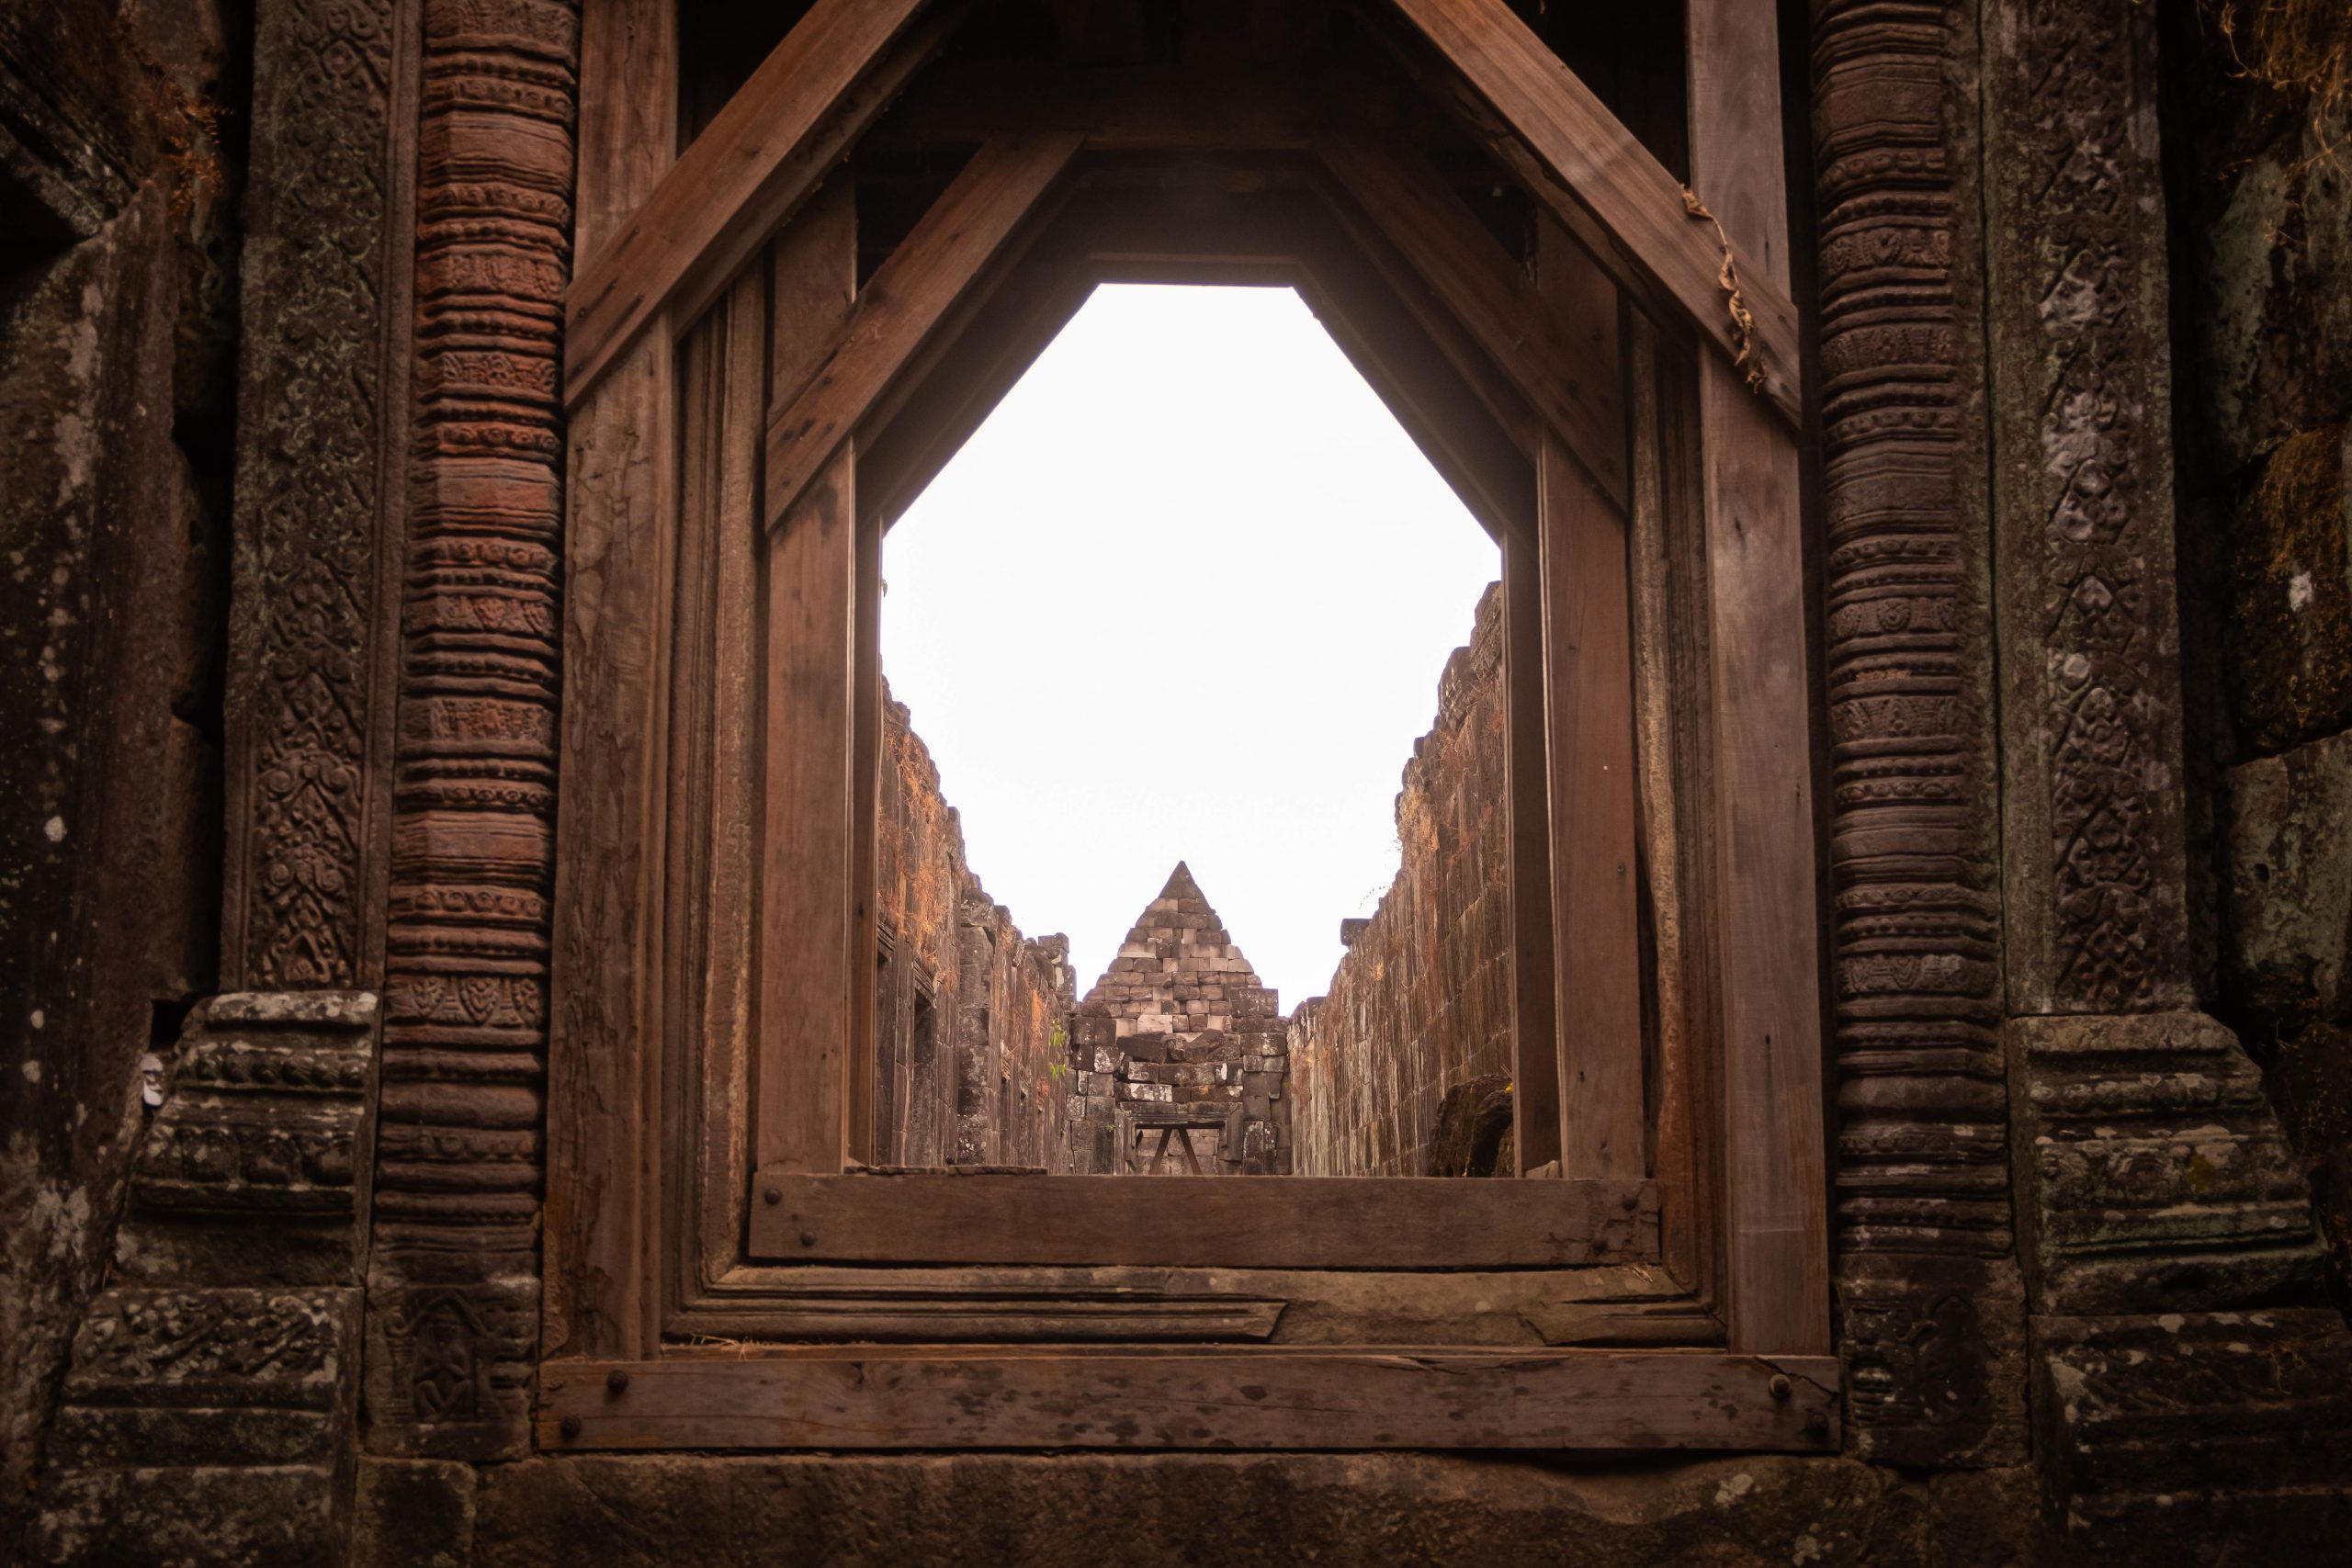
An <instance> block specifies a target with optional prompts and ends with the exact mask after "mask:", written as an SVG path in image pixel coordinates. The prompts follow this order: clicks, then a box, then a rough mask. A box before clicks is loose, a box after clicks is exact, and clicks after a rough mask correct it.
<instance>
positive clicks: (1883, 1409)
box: [1838, 1252, 2026, 1465]
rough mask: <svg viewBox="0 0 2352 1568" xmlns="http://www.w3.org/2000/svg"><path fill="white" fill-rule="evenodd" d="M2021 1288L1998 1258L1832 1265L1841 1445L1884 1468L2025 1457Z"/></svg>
mask: <svg viewBox="0 0 2352 1568" xmlns="http://www.w3.org/2000/svg"><path fill="white" fill-rule="evenodd" d="M2024 1297H2025V1292H2024V1286H2023V1284H2022V1283H2021V1282H2020V1280H2018V1267H2017V1264H2016V1263H2015V1262H2014V1261H2012V1260H2011V1259H2010V1258H2007V1257H2005V1256H1995V1257H1966V1256H1958V1257H1955V1256H1953V1255H1951V1254H1950V1253H1944V1254H1937V1253H1927V1252H1920V1253H1894V1252H1873V1253H1864V1254H1860V1255H1858V1256H1850V1257H1848V1258H1844V1259H1843V1260H1841V1263H1840V1266H1839V1269H1838V1308H1839V1314H1840V1321H1839V1333H1838V1357H1839V1359H1840V1362H1841V1363H1842V1365H1843V1367H1844V1370H1845V1384H1846V1400H1847V1413H1848V1420H1847V1426H1846V1431H1847V1438H1848V1443H1849V1447H1850V1449H1851V1450H1852V1452H1853V1454H1854V1456H1855V1457H1856V1458H1858V1459H1868V1460H1873V1461H1878V1462H1880V1463H1883V1464H1904V1465H1947V1464H1978V1465H1991V1464H2016V1463H2019V1462H2021V1461H2023V1460H2024V1459H2025V1457H2026V1409H2025V1381H2026V1380H2025V1348H2026V1345H2025V1342H2026V1323H2025V1300H2024Z"/></svg>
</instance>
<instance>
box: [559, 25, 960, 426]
mask: <svg viewBox="0 0 2352 1568" xmlns="http://www.w3.org/2000/svg"><path fill="white" fill-rule="evenodd" d="M925 3H926V0H816V4H814V5H813V6H810V7H809V11H808V13H807V14H806V15H805V16H803V17H801V19H800V20H799V21H798V22H797V23H796V24H794V26H793V28H792V30H791V31H790V32H789V33H787V34H786V35H785V38H784V41H783V42H781V43H779V44H777V45H776V47H775V51H773V52H772V53H770V54H769V56H768V57H767V59H766V60H765V61H763V62H762V63H761V65H760V68H759V69H758V70H757V71H755V72H753V73H752V78H751V80H750V81H749V82H747V83H745V84H744V85H743V87H742V89H741V91H739V92H738V93H737V94H736V95H735V96H734V97H733V98H732V99H730V100H729V102H728V105H727V107H725V108H723V109H721V110H720V111H719V112H718V117H717V118H715V119H713V120H712V121H711V124H710V127H709V129H708V130H706V131H704V132H703V134H702V135H700V136H698V137H696V138H695V142H694V145H693V146H691V147H689V148H687V149H686V151H685V153H684V156H682V157H680V158H679V159H678V161H677V164H676V165H675V167H673V168H672V169H671V170H670V172H669V173H668V175H666V176H665V177H663V178H662V181H661V182H660V184H659V185H657V186H652V187H650V189H649V190H647V192H646V193H645V194H644V195H643V196H642V197H639V198H638V199H637V200H636V201H635V202H634V203H631V204H629V205H628V206H626V207H623V206H621V204H619V203H616V202H615V201H613V200H612V199H610V198H604V199H602V200H601V201H600V203H599V209H600V210H605V211H610V210H612V209H616V208H619V209H621V210H628V211H630V212H631V216H630V217H629V218H628V220H627V221H626V222H625V223H622V224H621V225H620V226H619V227H618V228H617V229H616V230H615V231H612V232H611V234H610V236H609V238H606V237H605V235H604V234H603V233H602V232H601V231H600V232H599V233H598V234H597V235H596V236H594V237H595V238H596V239H597V240H598V241H600V242H601V243H597V244H596V245H595V246H594V249H592V250H587V251H585V253H584V254H585V261H584V263H583V265H582V266H581V268H580V270H579V273H578V274H577V276H575V278H574V280H573V283H572V286H571V292H570V294H569V295H568V296H567V297H566V299H565V312H564V314H565V331H564V378H565V399H566V401H567V402H568V403H574V404H576V403H577V402H578V400H580V399H581V398H582V397H583V396H585V395H586V393H587V391H588V389H590V388H591V387H593V386H594V385H595V383H596V381H597V380H598V379H599V378H601V377H602V376H603V375H604V373H605V371H606V370H607V369H609V368H610V367H612V366H613V364H614V363H615V362H616V359H617V358H618V356H619V355H621V354H622V353H623V351H624V350H626V349H627V347H628V344H629V343H630V342H631V340H633V339H634V338H635V337H636V336H637V334H638V333H640V332H642V331H643V330H645V327H646V325H647V324H648V323H649V322H650V321H652V320H653V318H654V317H655V316H656V315H657V314H658V313H660V312H661V311H662V310H671V311H673V313H674V316H675V318H676V320H677V321H679V322H681V323H683V322H685V321H691V320H692V319H693V318H694V317H695V315H697V314H698V313H699V312H700V311H701V310H702V309H703V308H704V307H705V306H707V304H708V303H709V302H710V300H711V299H714V298H716V297H717V295H718V291H719V290H720V289H721V288H725V287H726V285H727V283H728V281H729V279H730V278H732V277H733V276H734V275H735V274H736V273H737V272H739V271H741V268H742V266H743V265H744V264H745V263H746V262H748V261H750V260H751V258H752V256H753V255H754V254H757V252H758V250H759V248H760V246H761V245H762V244H763V243H765V242H766V240H767V237H768V236H769V235H770V234H771V233H773V232H774V231H775V228H776V226H777V225H778V224H780V223H782V222H783V221H784V220H785V219H786V218H787V217H788V216H789V215H790V214H791V212H792V210H793V209H795V208H796V207H797V206H798V205H799V204H800V202H801V201H802V200H803V199H805V198H806V197H807V196H808V195H809V192H810V191H811V190H813V189H815V188H816V186H817V184H818V182H819V181H820V180H821V179H823V178H824V176H825V175H826V174H827V172H828V171H830V170H831V168H832V167H833V166H834V165H835V164H839V163H840V161H841V160H842V157H843V156H844V155H846V153H847V152H848V150H849V148H850V147H851V146H852V145H853V144H854V142H855V141H856V139H857V138H858V136H859V135H861V134H862V133H863V132H864V131H865V129H866V127H867V126H869V125H871V124H872V123H873V121H874V119H875V118H876V116H878V115H879V114H880V113H881V111H882V109H883V108H884V107H886V106H887V105H888V102H889V101H890V99H891V98H892V97H894V96H897V94H898V92H899V89H900V88H901V87H903V86H904V85H905V84H906V81H907V79H908V78H909V77H910V76H911V75H912V74H913V73H914V72H915V71H916V70H917V69H918V68H919V67H920V66H921V64H922V62H923V61H924V60H925V59H927V58H928V57H929V54H930V52H931V51H932V50H933V49H935V48H936V47H937V44H938V42H939V41H941V40H940V38H939V37H938V36H937V35H936V31H935V29H932V28H920V29H917V30H915V31H914V32H912V33H910V24H912V23H913V22H914V20H915V17H916V16H917V15H918V13H920V12H921V11H922V9H923V7H924V5H925ZM910 40H913V41H918V42H919V43H920V47H916V48H904V47H896V46H899V45H901V44H904V43H906V42H908V41H910ZM672 73H673V74H674V67H673V70H672ZM665 81H667V78H665ZM616 85H617V86H618V87H619V88H620V97H621V98H622V99H625V100H627V101H630V102H636V101H639V100H641V99H642V100H650V99H652V98H654V97H657V96H659V97H661V98H662V102H663V103H664V104H665V105H667V106H669V107H668V108H667V110H666V114H653V113H650V112H649V113H646V114H644V115H642V116H640V117H639V118H640V119H641V120H642V121H643V123H642V125H641V126H640V128H639V129H640V134H641V136H642V138H643V141H641V143H640V145H642V146H643V147H645V148H646V149H647V150H648V152H649V153H654V154H658V155H659V156H660V157H661V159H662V162H663V163H665V164H666V163H667V162H668V156H669V152H670V150H671V147H672V144H673V140H674V137H675V135H676V132H675V130H674V129H673V126H674V123H675V118H674V117H675V108H674V96H665V95H664V94H663V93H662V91H661V90H660V89H658V88H657V86H656V85H655V84H654V83H653V82H652V81H651V80H650V79H648V78H637V79H632V80H630V81H628V82H627V83H625V84H616ZM673 92H674V85H672V86H671V93H672V94H673Z"/></svg>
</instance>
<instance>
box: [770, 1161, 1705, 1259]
mask: <svg viewBox="0 0 2352 1568" xmlns="http://www.w3.org/2000/svg"><path fill="white" fill-rule="evenodd" d="M1657 1207H1658V1201H1657V1186H1656V1184H1655V1183H1652V1182H1647V1181H1557V1180H1526V1181H1517V1180H1485V1181H1475V1180H1470V1179H1455V1180H1447V1179H1439V1178H1422V1179H1415V1178H1408V1177H1398V1178H1387V1177H1317V1178H1315V1179H1311V1180H1309V1179H1297V1180H1289V1181H1283V1180H1267V1181H1248V1180H1241V1179H1235V1178H1232V1177H1219V1176H1199V1177H1195V1176H1161V1177H1153V1178H1151V1179H1120V1178H1112V1177H1084V1176H990V1177H967V1176H954V1175H948V1174H944V1173H942V1174H938V1175H909V1176H892V1177H872V1176H805V1175H800V1174H797V1173H796V1172H792V1171H788V1170H783V1169H762V1170H760V1171H759V1172H757V1173H756V1174H755V1175H754V1176H753V1177H752V1218H751V1243H752V1246H751V1250H752V1256H753V1257H754V1258H776V1259H785V1260H802V1261H807V1262H812V1263H814V1262H828V1263H888V1262H922V1263H1036V1264H1064V1265H1076V1264H1161V1265H1170V1266H1188V1267H1196V1268H1228V1269H1481V1268H1484V1269H1563V1268H1578V1267H1584V1266H1588V1265H1595V1264H1604V1263H1621V1262H1629V1261H1642V1262H1646V1261H1650V1260H1653V1259H1655V1258H1657V1256H1658V1245H1657V1242H1658V1237H1657Z"/></svg>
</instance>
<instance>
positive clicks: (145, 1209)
mask: <svg viewBox="0 0 2352 1568" xmlns="http://www.w3.org/2000/svg"><path fill="white" fill-rule="evenodd" d="M378 1035H379V1012H378V1008H377V999H376V998H375V996H374V995H373V994H372V993H370V992H366V991H298V992H252V993H242V994H235V995H230V996H222V997H215V998H212V999H211V1000H210V1001H209V1002H206V1003H205V1004H204V1005H203V1006H201V1007H199V1008H198V1010H196V1012H195V1013H194V1015H193V1016H192V1017H191V1018H190V1019H189V1021H188V1026H187V1031H186V1032H185V1033H184V1034H183V1036H182V1038H181V1043H180V1051H179V1056H178V1059H177V1061H176V1062H175V1064H174V1065H173V1067H172V1074H171V1094H170V1098H169V1099H168V1100H166V1101H165V1102H164V1107H163V1109H162V1110H161V1111H158V1112H157V1113H156V1115H155V1119H154V1122H153V1125H152V1126H150V1127H149V1129H148V1132H147V1138H146V1141H145V1142H144V1143H143V1144H142V1145H141V1147H140V1151H139V1161H138V1165H137V1167H136V1168H135V1169H134V1172H133V1174H132V1178H131V1185H130V1214H129V1216H128V1217H127V1218H126V1220H125V1222H124V1224H123V1226H122V1229H121V1231H120V1232H119V1235H118V1236H117V1238H116V1246H115V1269H116V1275H117V1277H118V1278H119V1279H124V1280H141V1281H150V1282H159V1283H160V1282H169V1283H175V1284H185V1285H197V1284H215V1285H232V1284H238V1285H254V1284H274V1285H356V1284H358V1283H359V1282H360V1272H361V1269H362V1267H363V1264H364V1260H365V1258H366V1257H367V1233H368V1227H367V1224H366V1220H367V1213H368V1178H369V1174H370V1170H371V1168H372V1167H373V1165H374V1162H375V1156H374V1150H373V1147H372V1139H371V1137H370V1135H369V1134H370V1132H371V1129H372V1126H373V1118H372V1116H371V1114H370V1105H371V1102H372V1100H373V1099H374V1096H375V1086H376V1061H377V1055H378V1051H377V1044H378Z"/></svg>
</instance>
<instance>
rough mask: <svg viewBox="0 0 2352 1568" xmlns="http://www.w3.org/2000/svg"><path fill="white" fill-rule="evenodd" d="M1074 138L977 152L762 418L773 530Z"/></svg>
mask: <svg viewBox="0 0 2352 1568" xmlns="http://www.w3.org/2000/svg"><path fill="white" fill-rule="evenodd" d="M1084 141H1085V139H1084V138H1083V137H1082V136H1079V135H1075V134H1068V133H1055V134H1051V135H1045V136H1034V137H1030V136H1012V137H1003V138H1001V139H999V140H997V141H990V142H989V143H987V144H986V145H984V146H982V147H981V148H980V150H979V151H978V152H976V153H974V154H973V155H972V161H971V163H970V164H967V165H966V166H965V169H964V172H963V173H962V174H960V175H957V176H956V181H955V183H954V184H953V185H951V186H948V187H947V190H946V191H945V193H944V194H943V195H942V196H941V197H940V198H939V200H938V201H937V202H936V203H935V204H934V205H933V207H932V209H931V210H930V211H928V212H926V213H924V214H923V216H922V221H920V222H919V223H917V224H916V225H915V228H914V231H913V232H912V233H910V234H909V235H908V236H907V238H906V240H905V241H904V242H903V243H901V244H900V245H899V248H898V249H897V250H895V251H893V252H892V253H891V254H890V257H889V259H888V261H886V262H884V263H883V264H882V265H881V266H880V267H879V268H878V269H877V270H876V272H875V274H874V276H873V277H872V279H870V280H869V281H868V283H867V285H866V287H865V290H864V291H863V292H861V293H860V294H859V296H858V299H857V304H856V305H855V307H854V309H853V310H851V311H850V314H849V316H848V318H847V319H846V320H845V321H842V324H841V325H840V327H839V328H838V329H837V330H836V331H835V332H834V333H833V334H832V338H831V342H830V343H829V344H828V345H827V348H826V352H825V353H824V354H823V355H821V356H820V360H819V361H818V363H817V366H816V368H815V370H814V371H813V373H811V374H810V375H809V378H807V379H806V380H804V381H803V382H801V383H800V384H799V385H798V386H797V387H796V388H794V389H791V390H790V391H785V390H783V389H784V388H785V387H786V386H787V385H789V384H788V383H783V382H779V383H778V388H779V393H780V395H779V397H778V399H777V401H776V403H775V406H774V407H773V408H772V409H771V411H770V414H769V419H768V444H767V465H768V478H767V515H768V518H769V520H770V525H771V526H774V525H775V524H776V523H777V522H780V521H781V520H782V519H783V518H784V517H785V515H786V513H787V512H789V510H790V509H791V507H792V505H793V503H794V502H796V501H797V500H798V498H799V496H800V493H801V491H803V490H805V489H807V488H808V486H809V484H810V483H811V482H812V481H813V480H814V479H816V477H817V476H818V475H819V474H820V472H822V471H823V470H824V469H825V468H826V466H827V464H828V463H829V462H830V461H831V458H832V456H833V454H834V453H835V452H837V451H838V450H839V449H840V448H841V446H842V443H843V442H845V441H846V440H847V439H848V438H849V436H850V434H851V433H852V432H853V431H854V430H855V429H856V428H857V426H858V423H859V422H860V421H862V420H863V419H865V415H866V412H868V411H869V410H870V409H871V408H873V406H874V405H875V403H876V401H877V400H880V398H881V397H882V395H883V393H884V392H885V391H886V390H887V389H888V387H889V385H890V383H891V382H892V381H893V380H894V379H896V378H898V376H899V373H900V372H901V371H902V370H903V369H904V368H905V367H906V365H907V362H908V361H909V360H910V358H911V357H912V356H913V355H914V354H915V353H916V351H917V350H919V349H920V348H922V344H923V342H924V340H925V339H926V338H927V337H928V336H929V335H930V333H931V332H932V330H933V328H934V327H936V326H937V325H938V324H939V322H940V321H941V320H942V318H944V316H945V315H946V314H947V313H948V311H949V310H951V309H953V308H954V306H955V304H956V300H957V299H958V298H959V297H961V295H962V294H963V292H964V290H965V289H966V288H968V287H970V285H971V283H972V281H973V279H974V278H976V277H978V276H979V275H980V273H981V272H982V270H983V269H985V268H986V267H987V266H988V265H989V261H990V260H991V259H992V258H993V257H994V256H995V255H996V254H997V253H998V252H999V251H1000V250H1001V249H1002V248H1003V247H1004V246H1005V244H1006V243H1008V242H1009V241H1010V240H1011V239H1012V234H1013V231H1015V230H1016V229H1017V228H1019V227H1020V226H1021V223H1022V220H1023V219H1024V218H1027V217H1028V216H1029V215H1030V214H1031V213H1032V212H1033V211H1035V209H1036V208H1037V206H1038V204H1039V202H1040V201H1042V200H1043V199H1044V198H1045V197H1046V193H1047V192H1048V191H1049V190H1051V189H1052V188H1053V187H1054V186H1055V184H1056V182H1057V181H1058V180H1059V179H1060V177H1061V175H1062V173H1063V171H1065V170H1066V169H1068V168H1069V164H1070V160H1071V159H1073V158H1075V157H1076V156H1077V155H1078V151H1079V148H1080V146H1081V145H1082V144H1083V143H1084Z"/></svg>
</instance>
